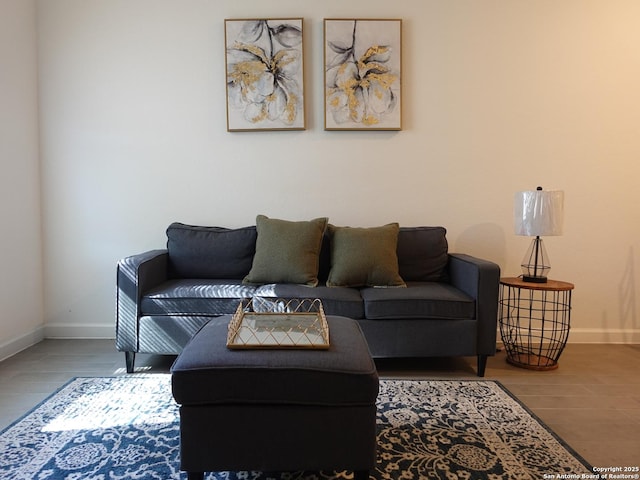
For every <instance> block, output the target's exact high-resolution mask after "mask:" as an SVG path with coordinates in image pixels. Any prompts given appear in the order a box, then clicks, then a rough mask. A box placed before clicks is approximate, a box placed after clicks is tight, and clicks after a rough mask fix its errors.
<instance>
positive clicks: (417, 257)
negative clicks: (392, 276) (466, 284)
mask: <svg viewBox="0 0 640 480" xmlns="http://www.w3.org/2000/svg"><path fill="white" fill-rule="evenodd" d="M446 233H447V231H446V229H445V228H443V227H402V228H400V231H399V232H398V267H399V270H400V276H401V277H402V279H403V280H404V281H405V282H409V281H417V282H438V281H443V280H445V269H446V267H447V262H448V260H449V256H448V245H447V238H446Z"/></svg>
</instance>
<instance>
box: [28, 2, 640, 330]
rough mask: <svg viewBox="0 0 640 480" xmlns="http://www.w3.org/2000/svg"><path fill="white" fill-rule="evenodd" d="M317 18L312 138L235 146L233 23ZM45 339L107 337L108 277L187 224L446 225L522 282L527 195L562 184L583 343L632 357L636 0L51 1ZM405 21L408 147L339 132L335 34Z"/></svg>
mask: <svg viewBox="0 0 640 480" xmlns="http://www.w3.org/2000/svg"><path fill="white" fill-rule="evenodd" d="M293 16H295V17H303V18H304V19H305V24H304V28H305V55H306V58H305V60H306V71H305V74H306V81H305V87H306V88H305V96H306V108H307V114H308V117H307V124H308V125H307V126H308V128H307V130H306V131H304V132H256V133H228V132H226V124H225V87H224V82H225V76H224V48H223V39H224V32H223V20H224V19H225V18H247V17H262V18H264V17H272V18H276V17H293ZM37 17H38V22H39V23H38V53H39V64H38V66H39V92H40V120H41V143H40V148H41V163H42V184H43V185H42V195H43V205H44V207H43V228H44V236H43V238H44V246H45V247H44V248H45V250H44V253H45V257H44V259H45V264H44V282H43V284H44V290H45V313H44V318H45V330H46V334H47V335H50V336H102V335H113V326H114V289H115V263H116V261H117V259H118V258H120V257H122V256H125V255H128V254H132V253H135V252H140V251H143V250H146V249H149V248H159V247H163V245H164V243H165V236H164V230H165V228H166V226H167V225H168V224H169V223H170V222H172V221H174V220H176V221H183V222H186V223H198V224H208V225H225V226H231V227H233V226H241V225H247V224H251V223H253V222H254V218H255V215H256V214H258V213H263V214H266V215H269V216H273V217H279V218H287V219H306V218H311V217H315V216H319V215H326V216H329V217H330V220H331V221H332V222H333V223H335V224H338V225H354V226H373V225H379V224H382V223H385V222H390V221H398V222H400V223H401V224H402V225H435V224H440V225H444V226H446V227H447V229H448V231H449V234H448V237H449V241H450V249H451V250H452V251H459V252H467V253H471V254H474V255H478V256H482V257H485V258H488V259H491V260H493V261H495V262H497V263H499V264H500V266H501V268H502V269H503V273H504V274H505V275H517V274H518V273H519V267H518V265H519V262H520V259H521V258H522V256H523V254H524V251H525V250H526V248H527V246H528V243H529V239H527V238H524V237H517V236H515V235H514V234H513V224H512V198H513V194H514V192H515V191H518V190H522V189H529V188H535V187H536V186H537V185H542V186H544V187H545V188H547V189H554V188H558V189H564V190H565V195H566V222H565V234H564V235H563V236H561V237H552V238H548V239H546V243H547V249H548V251H549V255H550V256H551V260H552V263H553V269H552V272H551V277H552V278H556V279H561V280H566V281H572V282H574V283H575V284H576V290H575V293H574V310H573V318H572V320H573V330H572V333H571V337H570V341H602V342H608V341H616V342H618V341H623V342H629V341H635V342H640V325H639V323H640V320H639V319H638V298H637V297H638V280H637V275H638V274H637V272H639V271H640V258H639V257H640V252H639V251H638V250H639V247H640V240H639V239H640V222H639V221H638V219H639V217H640V207H639V206H640V189H638V188H637V187H636V183H637V179H638V177H639V174H640V164H639V160H640V134H639V133H640V132H639V130H640V89H638V88H637V85H639V84H640V49H639V48H638V45H640V30H639V29H638V28H637V19H638V18H640V2H637V1H635V0H600V1H585V0H563V1H562V2H557V1H552V0H548V1H543V0H537V1H533V2H514V1H512V0H491V1H489V0H484V1H468V0H453V1H447V2H442V1H435V0H434V1H425V0H404V1H401V2H370V1H364V0H353V1H351V2H344V1H336V0H329V1H324V2H299V1H295V0H274V1H272V2H268V3H267V2H262V1H258V0H244V1H238V0H233V1H230V0H229V1H226V0H225V1H196V0H186V1H181V2H176V1H169V0H153V1H151V0H149V1H146V0H135V1H116V0H108V1H107V0H93V1H91V2H86V1H84V0H55V1H46V0H45V1H40V2H38V3H37ZM325 17H343V18H354V17H355V18H402V19H403V81H404V90H403V94H404V97H403V99H404V112H403V127H404V130H403V131H401V132H325V131H323V129H322V126H323V98H322V95H323V94H322V91H323V79H322V78H323V76H322V19H323V18H325Z"/></svg>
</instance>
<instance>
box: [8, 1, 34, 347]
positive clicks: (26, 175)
mask: <svg viewBox="0 0 640 480" xmlns="http://www.w3.org/2000/svg"><path fill="white" fill-rule="evenodd" d="M35 19H36V17H35V3H34V2H33V1H22V0H0V165H1V167H2V171H1V173H0V252H2V253H1V254H0V259H1V260H0V359H2V358H4V357H6V356H8V355H11V354H13V353H15V352H16V351H18V350H20V349H22V348H24V347H26V346H28V345H30V344H32V343H34V342H37V341H38V340H40V339H42V335H43V329H42V323H43V310H42V309H43V298H42V248H41V230H40V224H41V222H40V176H39V166H38V106H37V73H36V72H37V56H36V23H35Z"/></svg>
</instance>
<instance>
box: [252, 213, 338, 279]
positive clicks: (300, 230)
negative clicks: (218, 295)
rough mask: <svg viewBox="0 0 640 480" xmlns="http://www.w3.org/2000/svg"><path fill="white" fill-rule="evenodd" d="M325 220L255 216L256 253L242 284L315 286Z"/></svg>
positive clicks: (325, 225)
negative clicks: (299, 220) (305, 220)
mask: <svg viewBox="0 0 640 480" xmlns="http://www.w3.org/2000/svg"><path fill="white" fill-rule="evenodd" d="M327 221H328V219H327V218H316V219H314V220H311V221H309V222H290V221H288V220H278V219H274V218H268V217H265V216H264V215H258V216H257V217H256V229H257V232H258V237H257V239H256V254H255V255H254V257H253V264H252V266H251V270H250V271H249V274H248V275H247V276H246V277H245V278H244V280H243V283H254V284H263V283H297V284H304V285H309V286H312V287H315V286H316V285H318V267H319V258H320V246H321V245H322V235H323V234H324V231H325V229H326V227H327Z"/></svg>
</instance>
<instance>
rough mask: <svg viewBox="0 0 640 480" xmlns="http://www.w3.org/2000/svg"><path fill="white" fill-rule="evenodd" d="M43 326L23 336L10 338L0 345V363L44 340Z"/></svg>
mask: <svg viewBox="0 0 640 480" xmlns="http://www.w3.org/2000/svg"><path fill="white" fill-rule="evenodd" d="M44 337H45V335H44V326H42V325H41V326H39V327H36V328H34V329H33V330H31V331H30V332H28V333H25V334H24V335H20V336H18V337H16V338H12V339H11V340H8V341H6V342H4V343H3V344H0V361H2V360H4V359H6V358H9V357H12V356H13V355H15V354H16V353H19V352H21V351H22V350H24V349H25V348H29V347H30V346H32V345H35V344H36V343H38V342H41V341H42V340H43V339H44Z"/></svg>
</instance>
